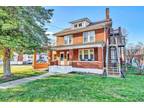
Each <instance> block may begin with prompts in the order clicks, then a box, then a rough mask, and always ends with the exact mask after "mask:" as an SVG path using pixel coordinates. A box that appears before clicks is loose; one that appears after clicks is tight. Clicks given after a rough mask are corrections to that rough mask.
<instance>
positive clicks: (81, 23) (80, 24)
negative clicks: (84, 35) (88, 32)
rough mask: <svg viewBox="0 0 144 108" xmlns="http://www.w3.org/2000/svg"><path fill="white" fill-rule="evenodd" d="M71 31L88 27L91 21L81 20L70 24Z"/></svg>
mask: <svg viewBox="0 0 144 108" xmlns="http://www.w3.org/2000/svg"><path fill="white" fill-rule="evenodd" d="M70 23H71V24H72V28H73V29H77V28H82V27H86V26H88V25H89V24H90V23H91V21H90V20H89V19H88V18H82V19H78V20H74V21H71V22H70Z"/></svg>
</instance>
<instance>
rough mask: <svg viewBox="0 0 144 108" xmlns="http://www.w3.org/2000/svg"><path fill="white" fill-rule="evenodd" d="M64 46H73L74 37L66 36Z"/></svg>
mask: <svg viewBox="0 0 144 108" xmlns="http://www.w3.org/2000/svg"><path fill="white" fill-rule="evenodd" d="M64 44H65V45H69V44H72V35H68V36H64Z"/></svg>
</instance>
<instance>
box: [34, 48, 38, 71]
mask: <svg viewBox="0 0 144 108" xmlns="http://www.w3.org/2000/svg"><path fill="white" fill-rule="evenodd" d="M36 54H37V51H36V49H35V50H34V56H33V68H34V69H36V62H37V61H36V59H37V58H36Z"/></svg>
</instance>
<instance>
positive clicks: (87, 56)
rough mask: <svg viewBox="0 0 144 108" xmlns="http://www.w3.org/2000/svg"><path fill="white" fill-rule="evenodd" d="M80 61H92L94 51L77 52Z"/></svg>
mask: <svg viewBox="0 0 144 108" xmlns="http://www.w3.org/2000/svg"><path fill="white" fill-rule="evenodd" d="M79 60H80V61H94V49H83V50H79Z"/></svg>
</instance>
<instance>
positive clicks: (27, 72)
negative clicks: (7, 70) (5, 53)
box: [0, 65, 44, 83]
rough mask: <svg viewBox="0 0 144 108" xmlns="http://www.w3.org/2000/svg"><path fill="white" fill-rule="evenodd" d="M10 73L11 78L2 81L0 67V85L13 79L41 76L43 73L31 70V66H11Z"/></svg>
mask: <svg viewBox="0 0 144 108" xmlns="http://www.w3.org/2000/svg"><path fill="white" fill-rule="evenodd" d="M11 71H12V74H13V76H12V77H11V78H9V79H3V78H2V76H3V68H2V66H0V83H3V82H7V81H11V80H15V79H20V78H25V77H30V76H36V75H41V74H43V73H44V72H40V71H36V70H33V68H32V66H31V65H12V66H11Z"/></svg>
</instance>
